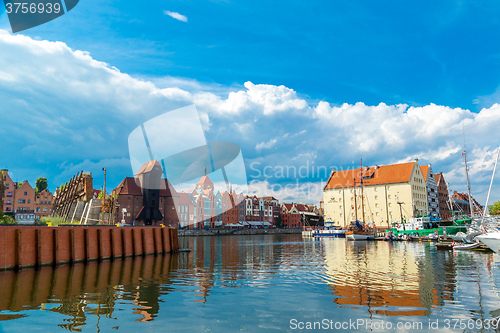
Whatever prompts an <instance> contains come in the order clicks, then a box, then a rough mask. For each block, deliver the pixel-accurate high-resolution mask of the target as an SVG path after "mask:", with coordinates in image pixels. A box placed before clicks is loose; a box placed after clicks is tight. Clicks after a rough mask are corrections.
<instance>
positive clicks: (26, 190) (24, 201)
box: [14, 180, 35, 212]
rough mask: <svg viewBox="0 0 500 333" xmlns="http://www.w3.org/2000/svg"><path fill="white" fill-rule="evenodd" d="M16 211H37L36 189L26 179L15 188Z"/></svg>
mask: <svg viewBox="0 0 500 333" xmlns="http://www.w3.org/2000/svg"><path fill="white" fill-rule="evenodd" d="M14 211H15V212H23V211H24V212H26V211H31V212H34V211H35V189H34V188H33V187H31V185H30V183H29V182H28V181H27V180H25V181H24V182H23V183H22V184H21V185H19V184H17V188H16V189H15V190H14Z"/></svg>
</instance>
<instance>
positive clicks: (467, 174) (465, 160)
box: [462, 146, 474, 218]
mask: <svg viewBox="0 0 500 333" xmlns="http://www.w3.org/2000/svg"><path fill="white" fill-rule="evenodd" d="M466 153H467V152H466V151H465V146H464V152H463V153H462V155H463V156H464V164H465V178H466V180H467V195H468V197H469V207H470V217H471V218H473V217H474V206H473V205H472V196H471V195H470V183H469V168H468V167H467V157H466Z"/></svg>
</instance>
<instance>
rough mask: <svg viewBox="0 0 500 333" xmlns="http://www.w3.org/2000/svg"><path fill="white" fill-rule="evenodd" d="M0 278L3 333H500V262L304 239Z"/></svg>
mask: <svg viewBox="0 0 500 333" xmlns="http://www.w3.org/2000/svg"><path fill="white" fill-rule="evenodd" d="M180 243H181V247H183V248H190V249H191V250H192V251H191V252H187V253H179V254H174V255H165V256H157V257H154V256H149V257H145V258H142V257H140V258H134V259H127V260H116V261H114V262H103V263H91V264H87V265H85V264H77V265H74V266H61V267H58V268H56V269H53V268H51V267H45V268H42V269H40V270H23V271H21V272H19V273H16V272H11V271H7V272H0V332H21V331H26V332H27V331H30V332H35V331H39V332H48V331H50V332H57V331H59V332H65V331H76V332H116V331H118V332H146V331H147V332H275V331H290V332H295V331H307V332H310V331H345V332H370V331H372V332H387V331H394V332H404V331H406V332H444V331H447V332H495V331H496V330H495V329H494V327H496V324H497V323H496V321H495V320H492V319H494V318H496V317H498V316H500V294H499V291H500V290H499V287H500V256H498V255H497V254H491V253H490V254H487V253H481V252H473V251H462V252H458V251H455V252H453V251H443V250H436V249H435V247H434V245H433V244H432V243H406V242H397V243H387V242H348V241H346V240H345V239H323V240H312V239H303V238H302V236H301V235H254V236H220V237H186V238H180Z"/></svg>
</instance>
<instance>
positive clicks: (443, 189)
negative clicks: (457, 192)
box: [434, 172, 451, 221]
mask: <svg viewBox="0 0 500 333" xmlns="http://www.w3.org/2000/svg"><path fill="white" fill-rule="evenodd" d="M434 177H435V179H436V183H437V188H438V202H439V217H440V218H441V220H443V221H448V220H451V212H450V193H449V191H448V185H447V184H446V181H445V180H444V176H443V173H442V172H440V173H439V174H434Z"/></svg>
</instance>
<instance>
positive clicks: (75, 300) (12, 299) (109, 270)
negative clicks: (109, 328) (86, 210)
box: [0, 255, 177, 331]
mask: <svg viewBox="0 0 500 333" xmlns="http://www.w3.org/2000/svg"><path fill="white" fill-rule="evenodd" d="M176 268H177V257H176V256H170V255H165V256H158V257H154V256H149V257H145V258H142V257H139V258H135V259H127V260H117V261H115V262H110V261H105V262H102V263H97V262H93V263H90V264H77V265H74V266H61V267H58V268H56V269H54V268H52V267H43V268H41V269H40V270H23V271H21V272H18V273H16V272H14V271H7V272H2V273H0V290H1V293H2V297H1V298H0V311H1V312H7V311H8V312H19V311H23V312H25V311H26V310H32V309H40V310H42V311H48V312H53V313H60V314H64V315H66V316H67V317H68V318H65V319H64V323H62V324H59V326H60V327H64V328H67V329H69V330H71V331H80V327H81V326H84V325H85V324H86V323H87V317H88V316H89V315H95V316H97V317H100V316H103V317H107V318H113V313H114V311H115V305H116V303H117V302H120V301H127V302H130V303H131V304H133V305H135V308H134V309H133V310H134V312H133V313H134V314H138V315H139V318H138V319H136V320H138V321H148V320H152V319H153V318H154V317H156V316H157V315H158V312H159V308H160V306H159V296H160V294H166V293H168V292H169V291H170V290H171V288H169V287H168V286H169V284H170V282H169V280H168V277H169V272H170V271H171V270H172V269H176ZM23 316H26V315H25V314H15V313H9V314H1V313H0V320H10V319H17V318H20V317H23Z"/></svg>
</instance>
